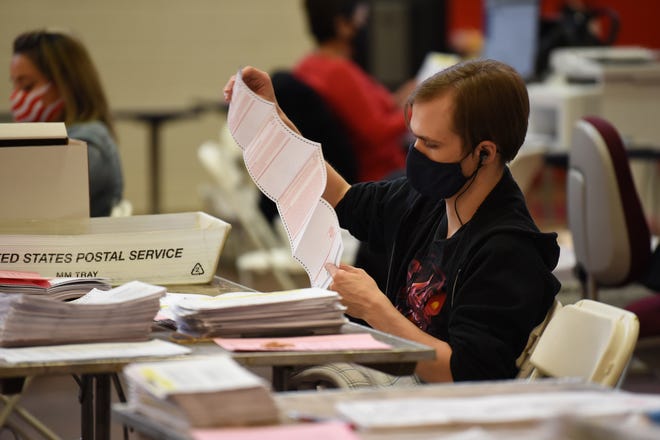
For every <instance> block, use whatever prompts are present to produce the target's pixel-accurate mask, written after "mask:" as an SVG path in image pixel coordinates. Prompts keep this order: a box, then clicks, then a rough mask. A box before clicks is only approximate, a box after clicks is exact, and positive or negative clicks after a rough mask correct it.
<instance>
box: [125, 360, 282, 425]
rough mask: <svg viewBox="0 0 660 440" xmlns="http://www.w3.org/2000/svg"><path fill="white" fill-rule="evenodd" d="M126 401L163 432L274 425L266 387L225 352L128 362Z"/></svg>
mask: <svg viewBox="0 0 660 440" xmlns="http://www.w3.org/2000/svg"><path fill="white" fill-rule="evenodd" d="M123 372H124V377H125V378H126V381H127V383H128V405H129V406H130V407H131V408H132V409H133V410H134V411H136V412H138V413H140V414H143V415H145V416H146V417H148V418H149V419H151V420H153V421H155V422H157V423H158V424H159V425H161V426H164V427H167V429H168V430H170V431H173V432H178V433H182V434H183V433H186V432H187V431H188V430H189V429H191V428H211V427H220V426H243V425H258V424H266V423H275V422H277V418H278V409H277V406H276V404H275V400H274V399H273V396H272V394H271V392H270V389H269V388H270V387H269V385H268V384H267V383H266V382H265V381H264V379H262V378H261V377H259V376H257V375H255V374H254V373H252V372H250V371H248V370H247V369H245V368H244V367H242V366H240V365H239V364H238V363H236V361H234V360H233V359H232V358H231V357H230V356H229V355H226V354H225V355H216V356H213V357H204V358H194V359H181V360H169V361H160V362H149V363H143V362H140V363H134V364H129V365H128V366H126V368H124V371H123Z"/></svg>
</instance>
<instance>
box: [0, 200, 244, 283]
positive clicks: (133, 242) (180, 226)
mask: <svg viewBox="0 0 660 440" xmlns="http://www.w3.org/2000/svg"><path fill="white" fill-rule="evenodd" d="M230 229H231V225H230V224H229V223H226V222H224V221H222V220H220V219H217V218H215V217H212V216H210V215H208V214H205V213H203V212H189V213H176V214H155V215H136V216H130V217H97V218H86V219H72V220H58V221H44V220H35V221H22V222H2V223H0V269H2V270H19V271H31V272H38V273H39V274H41V275H42V276H52V277H65V276H72V277H81V276H82V277H106V278H109V279H110V281H111V283H112V284H122V283H126V282H128V281H132V280H139V281H143V282H147V283H152V284H160V285H163V284H195V283H207V282H209V281H210V280H211V279H212V278H213V276H214V275H215V272H216V269H217V265H218V260H219V258H220V253H221V252H222V248H223V246H224V244H225V241H226V239H227V235H228V234H229V231H230Z"/></svg>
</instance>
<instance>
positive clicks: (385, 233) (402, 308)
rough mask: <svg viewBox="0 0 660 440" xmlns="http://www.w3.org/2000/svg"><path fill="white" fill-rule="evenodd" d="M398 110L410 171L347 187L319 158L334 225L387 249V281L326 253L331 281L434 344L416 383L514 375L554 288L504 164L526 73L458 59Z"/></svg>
mask: <svg viewBox="0 0 660 440" xmlns="http://www.w3.org/2000/svg"><path fill="white" fill-rule="evenodd" d="M243 80H244V81H245V83H246V85H247V86H248V87H250V88H252V89H253V90H254V91H255V93H257V94H259V95H260V96H262V97H263V98H264V99H267V100H269V101H272V102H276V101H275V95H274V91H273V88H272V84H271V83H270V81H269V78H268V75H267V74H266V73H265V72H262V71H259V70H257V69H255V68H252V67H248V68H245V69H244V70H243ZM232 85H233V79H230V81H229V82H228V83H227V85H226V86H225V89H224V91H225V94H226V96H227V97H228V98H227V99H228V101H231V91H232ZM278 112H279V114H280V117H281V118H282V120H283V121H285V123H287V124H288V125H289V126H290V127H291V128H292V129H293V130H295V126H294V125H293V124H292V123H291V122H290V121H289V120H288V118H287V117H286V115H285V114H284V113H283V112H282V111H281V110H279V107H278ZM405 114H406V115H407V120H408V121H409V126H410V130H411V132H412V134H413V136H414V137H415V141H414V143H413V144H412V145H411V146H410V149H409V151H408V156H407V162H406V176H404V177H400V178H398V179H395V180H388V181H380V182H363V183H356V184H353V185H349V184H348V183H347V182H346V181H345V180H344V179H343V178H342V177H341V176H340V175H339V174H338V173H336V172H335V171H334V170H333V169H332V167H330V166H329V165H327V164H326V168H327V185H326V188H325V192H324V194H323V198H324V199H325V200H327V201H328V202H329V203H330V204H331V205H332V206H334V207H335V211H336V212H337V216H338V218H339V222H340V226H341V227H343V228H346V229H348V230H349V231H350V232H351V234H353V235H354V236H355V237H357V238H358V239H361V240H364V241H367V242H368V243H369V244H370V245H372V246H374V247H375V248H378V249H380V250H382V251H384V253H385V254H386V255H387V256H388V261H389V267H388V279H387V285H386V288H385V290H384V291H381V289H379V287H378V286H377V285H376V283H375V282H374V280H373V278H371V277H370V276H369V275H367V274H366V273H365V271H364V270H361V269H358V268H355V267H352V266H348V265H341V266H340V267H335V266H334V265H331V264H329V265H328V267H327V269H328V271H329V272H330V274H331V275H332V277H333V283H332V284H331V285H330V287H329V288H330V289H332V290H335V291H337V292H338V293H339V294H340V295H341V297H342V302H343V304H344V305H345V306H347V310H346V313H347V314H349V315H350V316H353V317H356V318H360V319H362V320H364V321H366V322H367V323H368V324H369V325H370V326H371V327H373V328H375V329H377V330H381V331H384V332H387V333H390V334H393V335H396V336H399V337H402V338H406V339H409V340H412V341H416V342H419V343H422V344H425V345H428V346H431V347H433V348H435V351H436V358H435V359H434V360H429V361H420V362H419V363H418V364H417V368H416V371H415V372H416V374H417V376H418V377H419V378H420V379H421V380H423V381H426V382H447V381H465V380H491V379H506V378H513V377H515V376H516V374H517V372H518V368H517V366H516V359H517V358H518V357H519V355H520V354H521V352H522V350H523V348H524V347H525V345H526V343H527V340H528V337H529V334H530V332H531V331H532V329H533V328H534V327H535V326H537V325H538V324H539V323H541V321H542V320H543V319H544V318H545V316H546V314H547V312H548V310H549V309H550V307H551V306H552V304H553V302H554V298H555V295H556V294H557V292H558V291H559V288H560V284H559V281H557V279H556V278H555V277H554V275H553V274H552V270H553V269H554V267H555V266H556V264H557V260H558V258H559V246H558V245H557V234H554V233H542V232H540V231H539V229H538V228H537V226H536V225H535V224H534V221H533V219H532V218H531V216H530V214H529V211H528V210H527V207H526V205H525V198H524V196H523V194H522V192H521V191H520V188H519V187H518V185H517V184H516V182H515V181H514V179H513V177H512V175H511V172H510V171H509V169H508V167H507V166H506V163H507V162H509V161H510V160H512V159H513V158H514V157H515V156H516V154H517V153H518V150H519V148H520V146H521V145H522V143H523V140H524V139H525V134H526V131H527V121H528V116H529V99H528V95H527V88H526V86H525V82H524V81H523V79H522V78H521V77H520V75H519V74H518V73H516V71H515V70H514V69H513V68H511V67H509V66H507V65H505V64H503V63H500V62H497V61H492V60H483V61H482V60H478V61H467V62H463V63H459V64H457V65H455V66H453V67H450V68H448V69H445V70H444V71H442V72H439V73H437V74H435V75H434V76H432V77H430V78H429V79H427V80H425V81H424V82H422V83H421V84H420V85H419V86H418V87H417V89H416V90H415V91H414V92H413V93H412V94H411V96H410V98H409V100H408V104H407V106H406V112H405Z"/></svg>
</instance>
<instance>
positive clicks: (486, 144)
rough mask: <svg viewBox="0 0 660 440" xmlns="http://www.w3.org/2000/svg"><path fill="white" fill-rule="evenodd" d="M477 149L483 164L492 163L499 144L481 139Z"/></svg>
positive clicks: (480, 161)
mask: <svg viewBox="0 0 660 440" xmlns="http://www.w3.org/2000/svg"><path fill="white" fill-rule="evenodd" d="M475 150H476V151H477V154H478V155H479V163H480V164H481V165H486V164H488V163H491V162H492V161H494V160H495V156H496V155H497V145H495V143H493V142H492V141H481V142H480V143H479V145H477V148H476V149H475Z"/></svg>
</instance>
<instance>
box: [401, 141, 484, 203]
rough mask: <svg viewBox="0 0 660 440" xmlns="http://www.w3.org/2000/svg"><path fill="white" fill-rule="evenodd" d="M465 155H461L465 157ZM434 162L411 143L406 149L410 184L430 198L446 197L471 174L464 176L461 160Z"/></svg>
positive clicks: (456, 189)
mask: <svg viewBox="0 0 660 440" xmlns="http://www.w3.org/2000/svg"><path fill="white" fill-rule="evenodd" d="M466 157H467V155H465V156H464V157H463V159H465V158H466ZM463 159H461V160H459V161H458V162H450V163H446V162H435V161H433V160H431V159H429V158H428V157H426V156H425V155H424V154H422V153H421V152H419V150H417V149H416V148H415V146H414V144H413V145H411V146H410V149H409V150H408V157H407V158H406V174H407V176H408V181H409V182H410V185H411V186H412V187H413V188H415V190H417V192H419V193H420V194H421V195H423V196H425V197H428V198H429V199H432V200H437V201H440V200H443V199H447V198H449V197H451V196H453V195H454V194H456V193H457V192H458V190H459V189H461V188H462V187H463V185H465V183H466V182H467V181H468V179H470V178H471V177H472V176H469V177H465V176H464V175H463V171H462V170H461V162H463Z"/></svg>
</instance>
